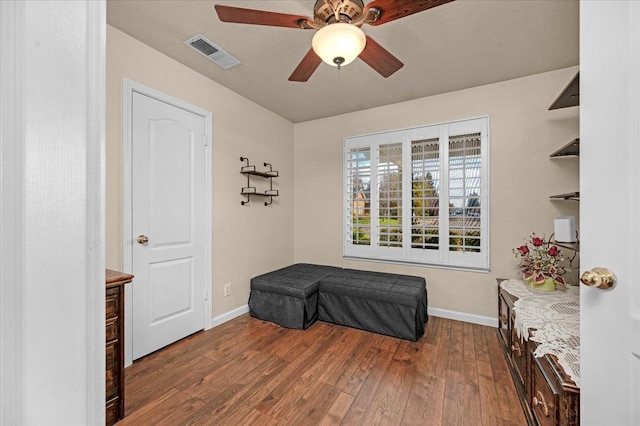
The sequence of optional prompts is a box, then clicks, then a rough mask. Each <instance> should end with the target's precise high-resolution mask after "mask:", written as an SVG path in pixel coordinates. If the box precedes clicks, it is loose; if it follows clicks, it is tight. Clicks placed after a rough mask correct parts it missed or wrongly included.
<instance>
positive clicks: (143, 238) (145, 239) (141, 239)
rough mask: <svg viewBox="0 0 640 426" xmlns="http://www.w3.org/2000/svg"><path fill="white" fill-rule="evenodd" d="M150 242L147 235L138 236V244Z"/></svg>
mask: <svg viewBox="0 0 640 426" xmlns="http://www.w3.org/2000/svg"><path fill="white" fill-rule="evenodd" d="M148 242H149V237H147V236H146V235H138V243H140V244H146V243H148Z"/></svg>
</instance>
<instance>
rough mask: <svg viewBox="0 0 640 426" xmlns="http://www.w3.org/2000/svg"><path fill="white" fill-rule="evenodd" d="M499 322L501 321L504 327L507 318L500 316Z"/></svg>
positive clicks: (503, 315)
mask: <svg viewBox="0 0 640 426" xmlns="http://www.w3.org/2000/svg"><path fill="white" fill-rule="evenodd" d="M500 321H502V323H503V324H504V325H507V316H506V315H505V314H502V315H500Z"/></svg>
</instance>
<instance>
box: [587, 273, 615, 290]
mask: <svg viewBox="0 0 640 426" xmlns="http://www.w3.org/2000/svg"><path fill="white" fill-rule="evenodd" d="M580 281H582V284H584V285H587V286H589V287H597V288H601V289H605V290H606V289H610V288H613V287H614V286H615V285H616V277H615V275H613V272H611V271H610V270H608V269H607V268H593V269H592V270H590V271H584V272H583V273H582V275H580Z"/></svg>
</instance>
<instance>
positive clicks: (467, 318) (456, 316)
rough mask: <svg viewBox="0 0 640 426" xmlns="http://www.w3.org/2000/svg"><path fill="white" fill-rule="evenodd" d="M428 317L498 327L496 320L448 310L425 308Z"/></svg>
mask: <svg viewBox="0 0 640 426" xmlns="http://www.w3.org/2000/svg"><path fill="white" fill-rule="evenodd" d="M427 312H428V313H429V316H431V315H433V316H434V317H441V318H448V319H452V320H456V321H463V322H470V323H472V324H479V325H486V326H489V327H496V328H497V327H498V318H497V317H496V318H494V317H485V316H482V315H474V314H467V313H464V312H458V311H450V310H448V309H438V308H427Z"/></svg>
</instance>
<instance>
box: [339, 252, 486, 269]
mask: <svg viewBox="0 0 640 426" xmlns="http://www.w3.org/2000/svg"><path fill="white" fill-rule="evenodd" d="M342 258H343V259H345V260H358V261H362V262H373V263H390V264H393V265H404V266H418V267H422V268H432V269H447V270H451V271H459V272H476V273H481V274H487V273H489V272H490V271H491V268H481V267H471V266H454V265H441V264H437V263H422V262H411V261H408V260H388V259H376V258H369V257H357V256H345V255H343V256H342Z"/></svg>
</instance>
